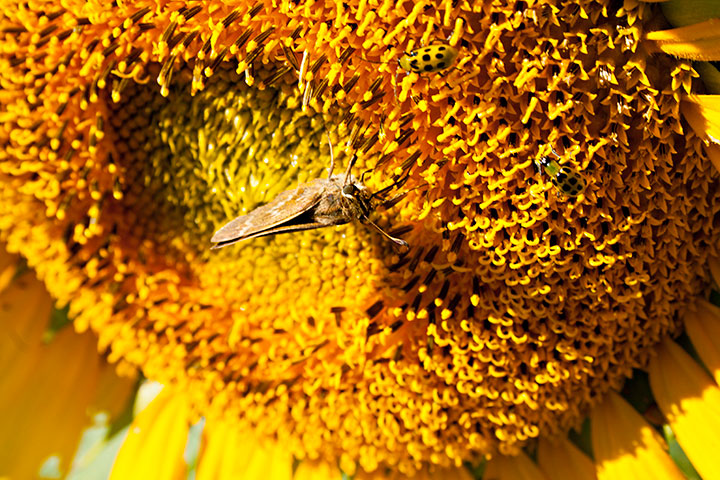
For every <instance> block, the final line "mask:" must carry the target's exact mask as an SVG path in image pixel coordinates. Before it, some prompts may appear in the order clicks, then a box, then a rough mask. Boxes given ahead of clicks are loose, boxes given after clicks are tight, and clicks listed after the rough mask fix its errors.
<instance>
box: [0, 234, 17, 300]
mask: <svg viewBox="0 0 720 480" xmlns="http://www.w3.org/2000/svg"><path fill="white" fill-rule="evenodd" d="M16 271H17V257H16V256H15V255H10V254H9V253H7V252H6V251H5V246H4V245H0V293H1V292H2V291H3V290H5V287H7V286H8V285H9V284H10V280H12V278H13V276H14V275H15V272H16Z"/></svg>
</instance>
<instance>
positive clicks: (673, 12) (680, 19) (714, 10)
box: [662, 0, 720, 27]
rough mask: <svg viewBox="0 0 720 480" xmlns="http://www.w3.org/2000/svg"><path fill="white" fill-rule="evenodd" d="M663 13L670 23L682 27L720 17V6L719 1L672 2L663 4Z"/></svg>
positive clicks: (682, 0) (672, 0) (674, 0)
mask: <svg viewBox="0 0 720 480" xmlns="http://www.w3.org/2000/svg"><path fill="white" fill-rule="evenodd" d="M662 11H663V13H664V14H665V17H667V19H668V20H670V23H672V24H673V25H674V26H676V27H682V26H685V25H691V24H693V23H698V22H702V21H703V20H707V19H709V18H716V17H720V4H719V3H718V2H717V0H670V1H668V2H665V3H663V5H662Z"/></svg>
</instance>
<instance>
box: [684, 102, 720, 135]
mask: <svg viewBox="0 0 720 480" xmlns="http://www.w3.org/2000/svg"><path fill="white" fill-rule="evenodd" d="M680 111H681V112H682V114H683V116H684V117H685V119H686V120H687V121H688V123H689V124H690V126H691V127H692V128H693V130H694V131H695V133H696V134H697V135H698V136H699V137H700V138H706V139H708V140H711V141H713V142H715V143H720V95H687V96H685V98H684V99H683V100H682V102H680Z"/></svg>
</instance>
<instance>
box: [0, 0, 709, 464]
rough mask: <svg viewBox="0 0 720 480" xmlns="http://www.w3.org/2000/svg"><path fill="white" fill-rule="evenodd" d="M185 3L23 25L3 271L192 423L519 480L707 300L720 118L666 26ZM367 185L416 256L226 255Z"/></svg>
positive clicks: (639, 11) (496, 11) (386, 251)
mask: <svg viewBox="0 0 720 480" xmlns="http://www.w3.org/2000/svg"><path fill="white" fill-rule="evenodd" d="M183 3H184V2H170V3H168V2H160V3H158V4H154V3H151V2H149V1H140V2H134V3H133V4H132V5H126V4H125V2H115V3H112V2H95V3H92V4H88V5H84V4H83V5H82V7H81V6H71V5H66V6H65V7H58V6H56V5H55V4H52V5H51V4H50V3H48V4H47V5H46V6H45V7H44V8H40V7H37V6H32V7H31V6H24V7H22V8H20V7H9V8H8V11H6V12H4V13H3V17H2V18H1V19H0V35H1V37H0V38H2V40H0V47H1V49H0V62H2V66H3V68H1V69H0V80H2V84H3V92H2V96H0V101H1V102H2V104H3V109H2V113H1V114H0V118H2V120H3V121H2V127H1V128H0V146H1V147H0V158H1V159H2V161H1V162H0V182H1V183H2V188H0V240H2V241H4V242H6V243H7V245H8V250H9V251H11V252H13V253H16V252H17V253H21V254H22V255H23V256H24V257H25V258H27V261H28V263H29V265H30V266H31V267H33V268H35V269H36V270H37V272H38V275H39V276H40V278H41V279H42V281H43V282H44V283H45V284H46V285H47V288H48V290H49V291H50V292H51V293H52V295H53V296H54V297H55V298H56V299H57V301H58V302H59V304H60V305H63V304H69V308H70V313H71V315H72V316H73V318H74V321H75V323H76V329H78V330H85V329H92V330H93V331H95V332H96V333H97V334H98V336H99V339H100V345H101V346H102V347H103V348H107V349H108V351H109V352H110V354H109V357H110V359H111V360H112V361H116V362H121V363H123V364H127V365H128V366H133V367H138V368H140V369H141V370H142V371H143V373H144V375H145V376H146V377H148V378H150V379H153V380H157V381H160V382H165V383H172V384H176V385H180V386H183V387H185V389H186V390H187V391H188V392H190V393H189V395H190V398H191V399H192V404H193V409H194V411H193V414H194V415H206V416H207V415H210V416H213V417H215V418H217V417H222V416H225V417H227V418H232V419H233V421H234V422H237V425H238V428H240V429H245V428H250V429H252V430H253V431H254V432H255V433H254V434H256V435H258V437H272V438H274V439H275V440H277V441H280V442H282V444H283V445H286V446H287V449H288V451H289V452H291V453H292V454H293V455H294V456H295V457H296V458H299V459H305V458H308V459H312V460H318V461H326V462H331V463H332V464H337V463H338V462H340V464H341V465H342V466H343V469H344V470H345V471H346V472H348V473H350V474H352V473H353V471H354V470H357V471H358V472H360V473H362V472H373V471H376V470H378V469H384V468H393V469H396V470H398V471H400V472H403V473H406V474H411V473H412V472H415V471H423V470H425V469H428V468H431V467H432V468H435V467H437V468H452V467H453V466H459V465H461V464H462V462H464V461H468V460H470V459H473V458H477V457H479V456H482V455H486V454H492V453H494V452H501V453H505V454H511V453H515V452H517V451H519V450H520V449H521V448H522V447H524V446H525V445H527V444H528V442H530V441H532V440H534V439H535V438H537V437H539V436H547V435H552V434H556V433H559V432H562V431H565V430H567V429H568V428H570V427H572V426H576V425H578V424H579V422H580V421H581V420H582V419H583V418H584V415H585V414H586V413H587V411H588V410H589V409H590V408H591V407H592V406H593V404H594V403H595V402H596V399H597V398H599V396H600V395H601V394H603V393H604V392H606V391H608V390H610V389H611V388H613V387H617V386H619V385H621V384H622V382H623V381H624V380H625V379H626V378H627V377H628V376H629V375H630V374H631V371H632V369H633V368H636V367H642V366H645V365H646V364H647V362H648V359H649V355H650V352H651V348H652V347H653V346H654V345H656V344H658V343H659V342H660V341H662V340H663V339H664V338H665V337H667V336H668V335H672V334H676V333H678V332H679V331H680V329H681V322H680V321H679V318H680V316H679V315H678V313H679V312H681V311H682V310H683V309H684V308H685V306H686V305H687V304H689V303H693V304H694V302H696V301H697V298H698V297H699V296H702V295H703V292H705V291H706V290H707V286H708V284H709V282H710V277H709V274H708V272H707V271H706V267H705V265H706V264H707V262H708V258H711V257H716V256H718V254H719V253H720V252H718V243H719V242H718V239H717V238H716V237H714V236H713V234H712V230H713V227H714V225H716V224H717V218H718V213H719V210H720V190H719V189H718V174H717V172H716V170H715V169H714V167H713V165H712V162H711V161H709V160H710V159H709V158H708V153H707V152H708V151H713V150H712V149H711V145H710V141H709V140H711V138H709V137H707V136H703V135H702V134H700V133H699V131H698V130H694V129H693V126H692V125H691V124H690V123H689V122H692V124H693V125H698V124H701V123H702V122H698V121H697V120H698V118H700V117H702V116H703V115H704V114H705V113H707V110H708V109H710V108H711V106H712V102H713V101H714V100H713V99H712V98H707V97H705V96H702V95H690V93H702V91H703V90H702V84H701V82H700V80H699V75H698V73H697V72H696V71H695V70H694V68H693V66H692V64H691V63H689V61H687V60H682V59H677V58H672V57H668V56H663V55H654V56H651V54H650V53H649V52H650V51H651V50H650V49H648V48H645V47H644V46H643V44H642V41H643V39H644V38H647V37H646V36H645V34H646V33H647V32H646V30H647V29H648V28H649V27H647V26H648V25H654V24H656V17H657V16H658V15H659V14H660V13H659V12H660V10H659V7H658V6H657V5H656V4H653V3H639V2H626V4H625V5H624V6H623V8H619V7H618V6H617V5H616V4H615V3H613V2H606V1H588V2H585V3H583V6H582V7H578V6H577V5H576V4H572V3H565V4H563V3H560V2H555V1H547V2H546V1H542V2H535V1H530V2H527V1H520V0H518V1H509V2H505V3H498V2H496V3H493V4H488V3H487V2H484V3H482V4H479V2H468V1H462V0H461V1H456V2H450V1H434V2H433V1H418V2H415V3H414V5H413V6H412V8H408V7H407V5H403V4H402V2H399V3H398V2H394V1H390V0H381V1H380V2H365V1H356V0H348V1H346V2H335V3H332V4H330V3H328V4H323V5H324V6H322V8H309V7H307V6H302V5H301V6H298V5H297V4H295V3H292V2H287V1H278V2H258V3H256V4H252V3H248V2H235V1H224V2H220V1H211V2H204V3H203V5H196V6H185V5H184V4H183ZM650 38H651V39H652V40H653V41H656V40H657V39H655V37H650ZM438 45H448V46H450V47H451V48H452V49H453V50H452V51H453V53H455V51H457V56H456V57H454V58H453V61H452V62H451V63H452V65H448V66H447V68H443V69H442V71H440V72H438V71H436V69H433V68H431V71H428V73H421V72H420V73H418V72H410V71H406V69H403V68H402V64H399V63H398V62H399V60H401V59H403V58H406V55H407V54H408V53H411V52H414V51H417V50H418V49H421V48H430V51H436V50H437V49H438V48H439V47H438ZM438 51H439V50H438ZM448 61H449V60H448ZM443 67H445V66H444V65H443ZM438 68H439V65H438ZM687 112H690V113H687ZM691 114H692V115H691ZM683 115H688V118H689V119H688V120H687V121H686V120H685V119H684V117H683ZM690 118H692V119H694V120H690ZM328 139H329V140H330V143H331V144H332V146H333V151H334V155H332V158H331V152H330V146H329V145H328ZM552 152H556V155H555V156H552V155H554V154H553V153H552ZM353 155H355V156H357V162H356V164H355V166H354V167H353V169H352V171H351V174H352V175H353V178H354V179H355V180H357V181H362V182H363V184H364V185H365V187H367V188H368V189H369V190H370V191H371V192H383V194H384V195H383V196H384V198H383V200H385V201H384V202H382V203H383V204H382V205H378V208H377V209H376V211H375V212H373V214H372V215H371V217H370V218H369V219H367V220H371V221H372V222H374V223H376V224H377V225H378V226H379V227H380V228H382V229H383V230H384V231H386V232H387V233H388V234H389V235H391V236H393V237H399V238H402V239H403V240H405V241H406V242H408V244H409V246H410V248H409V249H407V250H403V249H398V248H395V247H394V245H393V244H392V242H389V241H388V240H387V239H385V238H384V237H383V236H382V235H380V234H379V233H378V232H377V231H376V230H372V229H370V228H367V226H366V225H363V222H362V221H358V222H354V223H350V224H348V225H343V226H337V227H328V228H322V229H309V230H303V231H298V232H294V233H286V234H282V235H276V236H270V237H263V238H256V239H252V240H248V241H244V242H239V243H238V244H236V245H233V246H229V247H227V248H224V249H221V250H210V246H211V243H210V238H211V237H212V234H213V232H214V231H216V230H217V229H218V228H219V227H220V226H221V225H223V224H225V223H227V221H228V220H230V219H232V218H234V217H237V216H239V215H242V214H245V213H248V212H250V211H252V210H253V209H254V208H256V207H258V206H260V205H263V204H266V203H268V202H270V201H272V200H273V199H275V198H276V197H277V196H278V195H279V194H280V193H282V192H283V191H285V190H288V189H294V188H297V187H298V186H299V185H302V184H304V183H307V182H309V181H311V180H313V179H315V178H326V177H327V175H328V168H329V167H330V165H331V164H333V163H334V173H335V174H340V173H343V172H345V169H346V168H347V165H348V162H349V161H350V158H351V157H352V156H353ZM548 156H552V157H551V158H553V159H554V161H555V162H557V169H556V171H555V174H557V173H558V172H565V173H567V172H572V175H566V176H565V177H563V178H565V180H567V177H572V179H573V180H576V181H577V183H578V184H582V185H583V187H584V188H583V189H579V191H578V195H577V196H569V195H563V194H562V192H560V191H559V188H558V187H556V185H560V186H562V182H563V181H565V180H563V179H560V180H558V179H557V178H555V177H556V175H555V174H553V173H552V172H547V171H545V170H543V171H538V169H537V163H538V162H539V161H540V160H541V159H542V158H545V157H548ZM333 159H334V162H333ZM558 181H560V184H558ZM554 182H555V183H554ZM365 223H367V222H365Z"/></svg>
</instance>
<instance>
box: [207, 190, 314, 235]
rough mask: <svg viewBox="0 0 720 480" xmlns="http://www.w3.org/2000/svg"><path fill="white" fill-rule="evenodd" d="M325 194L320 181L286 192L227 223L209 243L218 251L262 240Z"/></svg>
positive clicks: (310, 206) (306, 209)
mask: <svg viewBox="0 0 720 480" xmlns="http://www.w3.org/2000/svg"><path fill="white" fill-rule="evenodd" d="M324 190H325V185H324V184H323V182H319V181H315V182H311V183H309V184H305V185H300V186H299V187H298V188H296V189H293V190H285V191H284V192H282V193H280V194H279V195H278V196H277V197H275V199H273V200H272V201H271V202H270V203H267V204H265V205H262V206H260V207H258V208H256V209H255V210H253V211H251V212H250V213H248V214H247V215H241V216H239V217H237V218H235V219H233V220H230V221H229V222H228V223H226V224H225V225H223V226H222V227H221V228H220V229H219V230H218V231H217V232H215V234H214V235H213V236H212V238H211V239H210V241H211V242H213V243H217V244H218V245H215V247H214V248H219V247H223V246H225V245H229V244H231V243H235V242H238V241H240V240H245V239H246V238H252V237H257V236H261V235H262V234H263V233H264V232H266V231H268V230H270V229H273V228H275V227H277V226H278V225H280V224H282V223H284V222H287V221H289V220H292V219H293V218H295V217H297V216H299V215H301V214H302V213H303V212H306V211H308V209H310V208H312V207H313V206H314V205H317V203H318V202H319V201H320V199H321V198H322V194H323V191H324ZM295 228H297V227H295Z"/></svg>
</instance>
